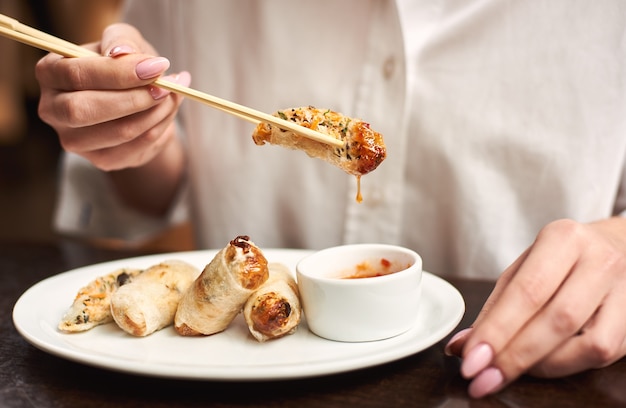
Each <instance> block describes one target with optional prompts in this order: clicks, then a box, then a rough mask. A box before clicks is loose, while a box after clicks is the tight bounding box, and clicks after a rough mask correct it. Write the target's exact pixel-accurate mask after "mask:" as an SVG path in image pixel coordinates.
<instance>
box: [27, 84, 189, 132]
mask: <svg viewBox="0 0 626 408" xmlns="http://www.w3.org/2000/svg"><path fill="white" fill-rule="evenodd" d="M166 78H169V79H170V80H171V81H172V82H175V83H180V84H189V81H190V77H189V74H188V73H185V72H184V73H181V74H179V75H173V76H167V77H166ZM168 94H169V92H161V90H160V89H157V88H154V87H152V86H142V87H139V88H134V89H130V90H125V91H119V90H104V91H82V92H60V93H52V92H51V93H46V94H42V96H41V99H40V109H39V111H40V116H41V118H42V120H44V121H45V122H46V123H48V124H50V125H51V126H54V127H63V128H83V127H87V126H93V125H96V124H98V123H103V122H109V121H112V120H116V119H120V118H123V117H125V116H129V115H133V114H135V113H139V112H142V111H145V110H147V109H150V108H152V107H153V106H155V105H157V104H159V103H161V102H162V101H163V99H164V97H165V96H167V95H168ZM126 133H127V132H126Z"/></svg>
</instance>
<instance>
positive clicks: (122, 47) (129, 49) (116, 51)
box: [108, 45, 135, 57]
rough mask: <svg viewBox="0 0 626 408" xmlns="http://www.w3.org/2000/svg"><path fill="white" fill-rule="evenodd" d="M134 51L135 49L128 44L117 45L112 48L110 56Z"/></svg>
mask: <svg viewBox="0 0 626 408" xmlns="http://www.w3.org/2000/svg"><path fill="white" fill-rule="evenodd" d="M134 52H135V50H134V49H133V48H132V47H130V46H128V45H117V46H115V47H113V48H111V51H109V54H108V55H109V57H119V56H120V55H127V54H132V53H134Z"/></svg>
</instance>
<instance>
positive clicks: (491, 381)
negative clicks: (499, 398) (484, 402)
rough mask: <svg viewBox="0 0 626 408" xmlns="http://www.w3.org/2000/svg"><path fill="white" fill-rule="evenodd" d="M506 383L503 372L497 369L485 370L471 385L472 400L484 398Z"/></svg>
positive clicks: (469, 390)
mask: <svg viewBox="0 0 626 408" xmlns="http://www.w3.org/2000/svg"><path fill="white" fill-rule="evenodd" d="M503 383H504V376H503V375H502V371H500V370H499V369H497V368H495V367H489V368H486V369H485V370H483V371H482V372H481V373H480V374H478V376H476V378H475V379H474V381H472V383H471V384H470V385H469V389H468V392H469V395H470V397H472V398H482V397H484V396H485V395H488V394H491V393H493V392H494V391H496V390H497V389H498V388H500V386H501V385H502V384H503Z"/></svg>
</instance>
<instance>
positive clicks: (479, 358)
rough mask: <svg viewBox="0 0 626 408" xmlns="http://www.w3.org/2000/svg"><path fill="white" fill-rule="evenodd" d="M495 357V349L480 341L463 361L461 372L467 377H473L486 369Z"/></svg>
mask: <svg viewBox="0 0 626 408" xmlns="http://www.w3.org/2000/svg"><path fill="white" fill-rule="evenodd" d="M492 359H493V350H492V349H491V346H490V345H489V344H487V343H480V344H478V345H477V346H475V347H474V348H473V349H471V350H470V351H469V353H467V355H466V356H465V358H464V359H463V363H461V374H462V375H463V377H465V378H472V377H474V376H475V375H476V374H478V373H479V372H481V371H482V370H484V369H485V368H486V367H487V366H488V365H489V363H491V360H492Z"/></svg>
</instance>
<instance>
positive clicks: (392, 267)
mask: <svg viewBox="0 0 626 408" xmlns="http://www.w3.org/2000/svg"><path fill="white" fill-rule="evenodd" d="M410 266H411V264H398V263H393V262H391V261H389V260H388V259H385V258H380V260H374V261H363V262H361V263H359V264H357V265H355V267H354V268H353V269H351V270H350V271H348V272H347V273H342V274H341V277H342V279H361V278H374V277H376V276H384V275H389V274H391V273H394V272H400V271H403V270H405V269H407V268H408V267H410Z"/></svg>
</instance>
